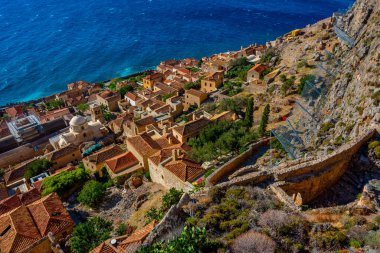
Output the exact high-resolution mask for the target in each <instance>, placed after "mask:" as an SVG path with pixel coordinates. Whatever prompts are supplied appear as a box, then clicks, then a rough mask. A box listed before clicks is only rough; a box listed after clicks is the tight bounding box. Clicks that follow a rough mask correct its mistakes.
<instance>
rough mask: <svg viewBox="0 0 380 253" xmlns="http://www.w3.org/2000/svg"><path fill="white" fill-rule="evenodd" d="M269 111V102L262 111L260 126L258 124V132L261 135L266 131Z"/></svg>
mask: <svg viewBox="0 0 380 253" xmlns="http://www.w3.org/2000/svg"><path fill="white" fill-rule="evenodd" d="M269 113H270V106H269V104H267V105H266V106H265V108H264V112H263V115H262V117H261V121H260V126H259V134H260V135H261V136H263V135H265V132H266V131H267V125H268V122H269Z"/></svg>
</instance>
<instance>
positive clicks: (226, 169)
mask: <svg viewBox="0 0 380 253" xmlns="http://www.w3.org/2000/svg"><path fill="white" fill-rule="evenodd" d="M268 141H269V139H265V140H261V141H259V142H256V143H254V144H252V145H251V146H249V148H248V150H247V151H245V152H244V153H242V154H240V155H238V156H236V157H235V158H233V159H232V160H230V161H228V162H227V163H225V164H224V165H222V166H221V167H219V168H218V169H217V170H215V171H214V172H213V173H212V174H211V175H210V176H209V177H208V178H207V179H206V186H213V185H215V184H217V183H218V181H219V180H220V179H221V178H223V177H225V176H227V175H229V174H230V173H231V172H232V171H233V170H235V169H236V168H237V167H238V166H239V165H240V164H242V163H243V162H244V161H246V160H247V159H249V158H250V157H251V156H252V155H253V154H254V152H255V151H256V150H257V149H258V148H260V147H262V146H264V145H266V143H267V142H268Z"/></svg>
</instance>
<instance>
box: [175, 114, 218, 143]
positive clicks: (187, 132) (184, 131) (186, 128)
mask: <svg viewBox="0 0 380 253" xmlns="http://www.w3.org/2000/svg"><path fill="white" fill-rule="evenodd" d="M210 123H211V120H209V119H207V118H205V117H201V118H200V119H197V120H193V121H190V122H188V123H186V124H184V125H181V126H176V127H174V128H173V136H174V137H175V138H176V139H177V140H178V141H180V142H181V143H185V142H187V141H188V140H189V139H190V138H191V137H194V136H196V135H197V134H198V133H199V132H200V131H201V130H202V129H203V128H205V127H206V126H207V125H208V124H210Z"/></svg>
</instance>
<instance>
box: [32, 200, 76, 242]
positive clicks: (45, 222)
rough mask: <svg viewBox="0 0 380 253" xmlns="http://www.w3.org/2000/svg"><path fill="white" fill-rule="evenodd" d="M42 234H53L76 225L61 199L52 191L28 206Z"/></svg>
mask: <svg viewBox="0 0 380 253" xmlns="http://www.w3.org/2000/svg"><path fill="white" fill-rule="evenodd" d="M27 208H28V210H29V212H30V213H31V215H32V216H33V220H34V222H35V223H36V226H37V228H38V230H39V231H40V233H41V235H42V236H46V235H47V234H48V233H49V232H52V233H53V235H55V234H57V233H59V232H61V231H62V230H65V229H67V228H68V227H70V226H73V225H74V222H73V220H72V219H71V217H70V215H69V213H68V212H67V210H66V208H65V207H64V206H63V204H62V201H61V199H60V198H59V197H58V195H57V194H56V193H52V194H50V195H48V196H46V197H44V198H42V199H40V200H37V201H35V202H33V203H32V204H30V205H28V206H27Z"/></svg>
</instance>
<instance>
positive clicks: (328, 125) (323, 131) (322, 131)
mask: <svg viewBox="0 0 380 253" xmlns="http://www.w3.org/2000/svg"><path fill="white" fill-rule="evenodd" d="M334 127H335V125H334V123H332V122H325V123H323V124H322V125H321V128H320V129H319V134H320V135H321V134H326V133H328V131H330V129H332V128H334Z"/></svg>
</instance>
